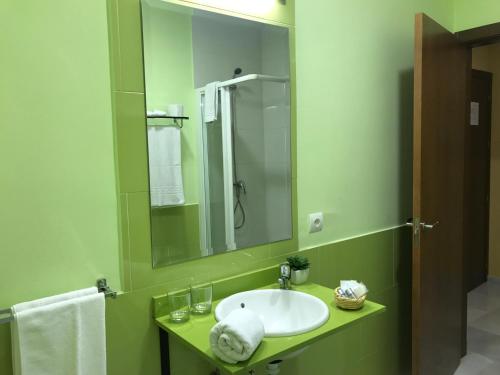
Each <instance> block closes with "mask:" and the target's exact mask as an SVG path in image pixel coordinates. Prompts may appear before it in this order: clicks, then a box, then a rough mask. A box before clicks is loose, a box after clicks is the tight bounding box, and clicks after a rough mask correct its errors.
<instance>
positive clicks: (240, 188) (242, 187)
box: [233, 180, 247, 195]
mask: <svg viewBox="0 0 500 375" xmlns="http://www.w3.org/2000/svg"><path fill="white" fill-rule="evenodd" d="M233 186H234V187H235V188H236V190H238V192H240V191H243V194H245V195H246V193H247V186H246V184H245V181H243V180H238V181H236V182H233Z"/></svg>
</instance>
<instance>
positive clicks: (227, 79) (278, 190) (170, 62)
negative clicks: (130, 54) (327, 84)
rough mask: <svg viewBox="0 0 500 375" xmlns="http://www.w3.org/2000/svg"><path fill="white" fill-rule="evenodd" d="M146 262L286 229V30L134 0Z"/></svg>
mask: <svg viewBox="0 0 500 375" xmlns="http://www.w3.org/2000/svg"><path fill="white" fill-rule="evenodd" d="M142 25H143V45H144V69H145V82H146V107H147V134H148V156H149V184H150V203H151V231H152V251H153V257H152V258H153V266H154V267H158V266H164V265H168V264H172V263H176V262H181V261H185V260H189V259H196V258H199V257H202V256H208V255H215V254H220V253H224V252H226V251H232V250H237V249H242V248H247V247H253V246H257V245H262V244H266V243H271V242H276V241H282V240H287V239H290V238H291V237H292V180H291V151H290V136H291V126H290V83H289V76H290V67H289V65H290V64H289V35H288V29H287V28H285V27H278V26H274V25H268V24H265V23H260V22H254V21H248V20H245V19H241V18H236V17H231V16H227V15H221V14H216V13H211V12H207V11H202V10H198V9H193V8H189V7H184V6H179V5H174V4H170V3H168V2H165V1H162V0H143V1H142Z"/></svg>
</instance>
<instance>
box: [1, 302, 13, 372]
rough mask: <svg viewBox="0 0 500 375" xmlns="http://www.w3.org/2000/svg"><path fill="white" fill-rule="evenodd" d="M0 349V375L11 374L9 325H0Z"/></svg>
mask: <svg viewBox="0 0 500 375" xmlns="http://www.w3.org/2000/svg"><path fill="white" fill-rule="evenodd" d="M2 308H3V306H2ZM0 348H1V350H0V374H5V375H9V374H11V373H12V355H11V349H10V325H9V324H0Z"/></svg>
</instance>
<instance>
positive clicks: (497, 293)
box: [471, 281, 500, 298]
mask: <svg viewBox="0 0 500 375" xmlns="http://www.w3.org/2000/svg"><path fill="white" fill-rule="evenodd" d="M471 293H480V294H484V295H488V296H492V297H496V298H500V283H499V282H494V281H488V282H486V283H484V284H482V285H480V286H478V287H477V288H476V289H474V290H473V291H472V292H471Z"/></svg>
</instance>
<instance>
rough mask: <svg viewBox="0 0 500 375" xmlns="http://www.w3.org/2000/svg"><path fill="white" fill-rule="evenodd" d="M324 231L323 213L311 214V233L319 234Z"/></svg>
mask: <svg viewBox="0 0 500 375" xmlns="http://www.w3.org/2000/svg"><path fill="white" fill-rule="evenodd" d="M322 229H323V212H315V213H313V214H309V233H314V232H319V231H321V230H322Z"/></svg>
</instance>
